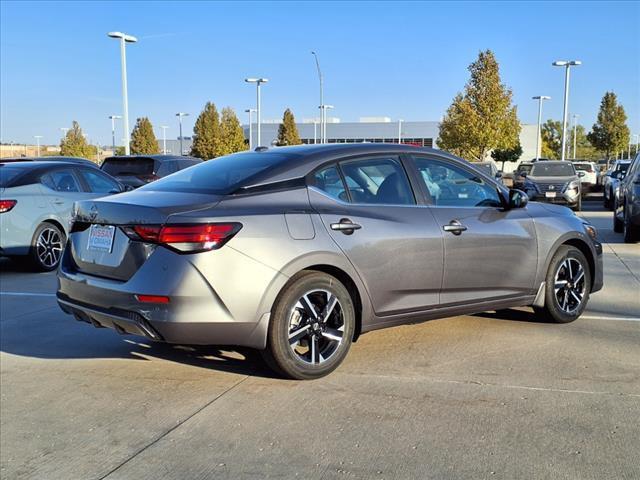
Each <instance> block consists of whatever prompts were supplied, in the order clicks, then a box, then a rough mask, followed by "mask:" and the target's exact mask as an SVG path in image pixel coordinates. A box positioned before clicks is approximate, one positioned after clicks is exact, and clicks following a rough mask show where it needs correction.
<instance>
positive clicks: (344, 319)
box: [262, 271, 356, 380]
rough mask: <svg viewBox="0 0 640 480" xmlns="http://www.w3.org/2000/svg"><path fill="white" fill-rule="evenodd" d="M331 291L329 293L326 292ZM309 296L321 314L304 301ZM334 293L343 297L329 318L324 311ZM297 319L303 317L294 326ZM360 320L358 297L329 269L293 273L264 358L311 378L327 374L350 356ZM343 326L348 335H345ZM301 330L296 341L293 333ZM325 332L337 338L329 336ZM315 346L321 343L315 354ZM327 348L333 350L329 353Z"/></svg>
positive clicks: (278, 307)
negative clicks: (328, 272)
mask: <svg viewBox="0 0 640 480" xmlns="http://www.w3.org/2000/svg"><path fill="white" fill-rule="evenodd" d="M321 292H325V293H321ZM326 292H329V293H328V294H326ZM325 294H326V297H325V296H323V295H325ZM305 296H306V297H307V298H308V299H309V300H310V303H308V304H307V306H308V307H311V308H313V311H315V315H316V316H314V315H313V314H310V313H309V309H308V308H303V303H302V302H301V301H303V298H304V297H305ZM331 296H333V297H335V299H337V303H336V304H335V306H334V308H333V309H331V312H330V313H329V315H328V318H325V319H324V320H323V312H324V311H326V304H327V303H328V302H330V301H331V300H329V299H330V298H331ZM323 300H326V303H325V304H324V308H325V310H322V308H321V307H322V302H323ZM296 320H297V322H298V323H296V324H295V325H294V326H292V322H296ZM355 324H356V314H355V309H354V306H353V300H352V299H351V295H350V294H349V291H348V290H347V289H346V288H345V286H344V285H343V284H342V283H341V282H340V281H339V280H338V279H336V278H335V277H333V276H331V275H328V274H326V273H323V272H316V271H303V272H301V273H300V274H298V275H296V276H295V277H293V278H292V279H291V281H289V283H288V284H287V285H286V286H285V287H284V288H283V290H282V292H280V294H279V295H278V298H277V300H276V302H275V305H274V308H273V310H272V315H271V321H270V324H269V332H268V335H267V348H266V350H264V351H263V352H262V355H263V358H264V359H265V361H266V362H267V364H268V365H269V366H270V367H271V368H272V369H274V370H275V371H276V372H278V373H280V374H281V375H283V376H285V377H288V378H292V379H297V380H311V379H315V378H320V377H323V376H325V375H327V374H329V373H331V372H332V371H333V370H335V369H336V368H337V367H338V366H339V365H340V364H341V363H342V361H343V360H344V358H345V357H346V355H347V353H348V352H349V348H350V346H351V341H352V339H353V333H354V330H355ZM304 329H306V330H304ZM303 330H304V331H303ZM340 331H341V332H342V335H339V333H340ZM295 332H302V333H301V335H296V336H294V337H293V339H294V340H293V341H294V342H295V343H293V342H292V341H291V340H290V338H291V334H292V333H295ZM325 335H330V336H333V338H332V339H327V338H326V337H325ZM337 336H339V340H337V339H336V338H338V337H337ZM296 340H297V341H296ZM312 346H315V348H314V350H313V352H314V353H315V355H312ZM296 349H297V350H296ZM305 350H306V352H305ZM300 352H303V353H300ZM323 352H324V353H325V354H327V353H329V355H328V356H327V358H326V359H325V358H324V357H323V356H322V353H323Z"/></svg>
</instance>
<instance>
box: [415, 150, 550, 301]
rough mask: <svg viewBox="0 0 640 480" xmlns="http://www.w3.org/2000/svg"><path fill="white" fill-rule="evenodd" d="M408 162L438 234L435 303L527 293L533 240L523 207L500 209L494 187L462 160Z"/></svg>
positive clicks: (534, 260)
mask: <svg viewBox="0 0 640 480" xmlns="http://www.w3.org/2000/svg"><path fill="white" fill-rule="evenodd" d="M412 159H413V161H412V162H411V163H412V166H413V167H414V168H416V169H417V172H418V175H417V178H418V179H420V186H421V188H422V191H423V192H424V194H425V196H426V197H427V198H428V201H429V203H430V207H429V209H430V211H431V213H432V215H433V216H434V217H435V219H436V223H437V225H438V226H439V228H440V229H441V232H442V235H443V244H444V270H443V279H442V290H441V293H440V303H441V305H443V306H445V305H451V304H457V303H465V302H466V303H468V302H481V301H486V300H489V299H494V298H501V297H509V296H522V295H529V294H531V292H532V290H533V289H534V288H535V286H534V282H535V274H536V266H537V241H536V232H535V227H534V224H533V220H532V218H531V216H530V215H529V214H528V212H527V210H526V208H523V209H511V210H506V209H504V207H503V205H502V202H501V199H500V196H499V194H498V191H497V189H498V188H499V187H498V185H497V184H495V183H493V181H492V180H488V179H487V178H484V177H483V176H481V175H478V172H476V171H474V170H473V169H472V167H470V166H465V165H464V164H463V163H462V162H454V161H452V160H448V159H445V158H433V157H428V156H424V157H423V156H415V155H414V156H412Z"/></svg>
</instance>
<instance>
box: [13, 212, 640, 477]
mask: <svg viewBox="0 0 640 480" xmlns="http://www.w3.org/2000/svg"><path fill="white" fill-rule="evenodd" d="M600 205H601V204H600V203H597V202H595V201H592V202H586V203H585V211H584V212H583V213H582V215H583V216H584V217H586V218H588V219H590V220H591V221H592V222H593V223H594V224H595V225H596V227H598V228H599V231H600V235H601V238H602V239H603V240H604V241H605V242H606V243H605V245H604V252H605V253H604V255H605V259H604V266H605V288H604V289H603V290H602V291H601V292H598V293H596V294H595V295H593V296H592V298H591V302H590V303H589V307H588V309H587V311H586V312H585V314H584V316H583V317H582V318H580V319H579V320H577V321H576V322H574V323H572V324H568V325H555V324H546V323H539V322H537V321H536V320H535V318H534V317H533V315H532V313H531V312H530V311H529V310H528V309H517V310H506V311H500V312H488V313H483V314H478V315H473V316H460V317H453V318H448V319H442V320H435V321H430V322H426V323H422V324H417V325H407V326H402V327H397V328H392V329H388V330H382V331H377V332H372V333H368V334H366V335H363V336H362V337H361V338H360V340H359V341H358V342H357V343H356V344H355V345H354V346H353V347H352V349H351V352H350V354H349V356H348V357H347V360H346V362H345V363H344V365H343V366H341V367H340V368H339V369H338V370H337V371H336V372H334V373H333V374H332V375H330V376H328V377H326V378H323V379H321V380H317V381H312V382H296V381H286V380H281V379H278V378H274V377H273V376H272V374H271V372H270V371H269V370H268V369H267V368H266V367H264V366H263V364H262V362H261V360H260V357H259V355H258V354H256V353H255V352H251V351H244V350H242V351H236V350H234V349H232V348H215V347H206V348H205V347H188V346H168V345H161V344H150V343H148V342H146V341H145V340H141V339H138V338H135V337H123V336H119V335H117V334H116V333H115V332H112V331H109V330H98V329H94V328H92V327H90V326H88V325H86V324H81V323H79V322H77V321H75V320H74V319H73V318H72V317H70V316H67V315H65V314H63V313H62V312H61V311H60V310H59V309H58V307H57V305H56V303H55V296H54V292H55V275H54V274H34V273H30V272H28V271H26V270H24V269H23V268H22V267H21V266H20V265H19V264H17V263H12V262H8V261H0V268H1V273H0V320H1V322H0V345H1V349H0V391H1V399H0V407H1V408H0V476H1V477H2V478H6V479H22V478H38V479H40V478H44V479H103V478H106V479H109V480H113V479H128V478H135V479H154V480H159V479H173V478H180V479H192V478H305V479H306V478H310V479H330V478H366V479H369V478H372V479H373V478H403V479H404V478H406V479H410V478H411V479H413V478H420V479H425V478H434V479H436V478H437V479H442V478H474V479H478V478H490V479H498V478H501V479H514V478H528V479H529V478H530V479H542V478H549V479H551V478H553V479H557V478H567V479H605V478H611V479H637V478H640V455H638V452H640V244H635V245H627V244H624V243H622V235H620V234H615V233H613V232H612V230H611V213H610V212H605V211H603V210H602V208H601V206H600Z"/></svg>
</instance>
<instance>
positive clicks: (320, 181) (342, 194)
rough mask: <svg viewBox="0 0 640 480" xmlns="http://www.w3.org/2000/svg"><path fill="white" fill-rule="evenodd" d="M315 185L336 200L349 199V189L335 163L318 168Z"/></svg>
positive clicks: (314, 178)
mask: <svg viewBox="0 0 640 480" xmlns="http://www.w3.org/2000/svg"><path fill="white" fill-rule="evenodd" d="M313 186H314V187H316V188H317V189H318V190H322V191H323V192H324V193H326V194H327V195H329V196H330V197H332V198H335V199H336V200H341V201H343V202H348V201H349V197H348V195H347V189H346V188H345V186H344V183H343V182H342V178H340V173H339V172H338V168H337V167H336V166H335V165H331V166H329V167H326V168H323V169H321V170H318V171H317V172H316V173H315V174H314V175H313Z"/></svg>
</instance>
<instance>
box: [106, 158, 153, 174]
mask: <svg viewBox="0 0 640 480" xmlns="http://www.w3.org/2000/svg"><path fill="white" fill-rule="evenodd" d="M153 167H154V161H153V159H152V158H107V159H106V160H105V161H104V162H103V163H102V166H101V167H100V168H101V169H102V170H103V171H105V172H107V173H108V174H109V175H112V176H114V177H117V176H137V175H151V174H153Z"/></svg>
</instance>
